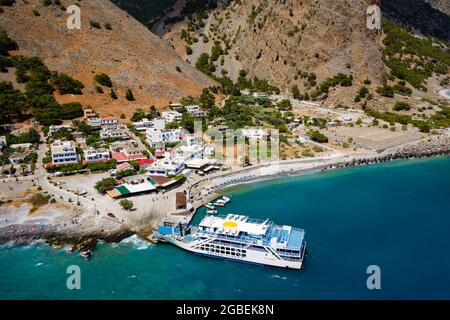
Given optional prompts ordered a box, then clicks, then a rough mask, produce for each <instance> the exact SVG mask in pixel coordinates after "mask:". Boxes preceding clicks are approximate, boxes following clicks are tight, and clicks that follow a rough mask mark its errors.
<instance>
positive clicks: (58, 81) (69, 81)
mask: <svg viewBox="0 0 450 320" xmlns="http://www.w3.org/2000/svg"><path fill="white" fill-rule="evenodd" d="M52 83H53V85H54V86H55V87H56V89H58V91H59V93H61V94H82V92H81V90H82V89H83V88H84V85H83V84H82V83H81V81H78V80H75V79H73V78H71V77H70V76H68V75H67V74H65V73H57V74H56V75H54V76H53V79H52Z"/></svg>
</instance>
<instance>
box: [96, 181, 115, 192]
mask: <svg viewBox="0 0 450 320" xmlns="http://www.w3.org/2000/svg"><path fill="white" fill-rule="evenodd" d="M115 186H116V179H114V178H105V179H102V180H100V181H97V183H96V184H95V189H97V191H98V192H100V193H103V194H104V193H106V192H107V191H109V190H112V189H114V187H115Z"/></svg>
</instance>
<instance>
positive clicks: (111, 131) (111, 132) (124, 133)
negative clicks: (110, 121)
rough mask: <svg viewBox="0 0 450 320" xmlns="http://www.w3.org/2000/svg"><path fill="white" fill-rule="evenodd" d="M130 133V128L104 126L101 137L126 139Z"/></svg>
mask: <svg viewBox="0 0 450 320" xmlns="http://www.w3.org/2000/svg"><path fill="white" fill-rule="evenodd" d="M129 137H130V135H129V133H128V130H127V129H125V128H103V129H102V130H101V131H100V138H102V139H109V138H121V139H126V138H129Z"/></svg>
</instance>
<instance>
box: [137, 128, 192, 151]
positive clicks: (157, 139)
mask: <svg viewBox="0 0 450 320" xmlns="http://www.w3.org/2000/svg"><path fill="white" fill-rule="evenodd" d="M145 135H146V142H147V144H148V145H149V146H150V147H152V148H154V147H155V146H156V145H157V144H159V143H163V144H166V143H174V142H179V141H180V140H181V139H183V137H184V130H181V129H164V130H160V129H156V128H150V129H147V131H146V133H145Z"/></svg>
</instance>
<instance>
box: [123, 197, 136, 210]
mask: <svg viewBox="0 0 450 320" xmlns="http://www.w3.org/2000/svg"><path fill="white" fill-rule="evenodd" d="M120 205H121V206H122V208H124V209H125V210H131V209H133V206H134V203H133V201H130V200H126V199H124V200H121V201H120Z"/></svg>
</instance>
